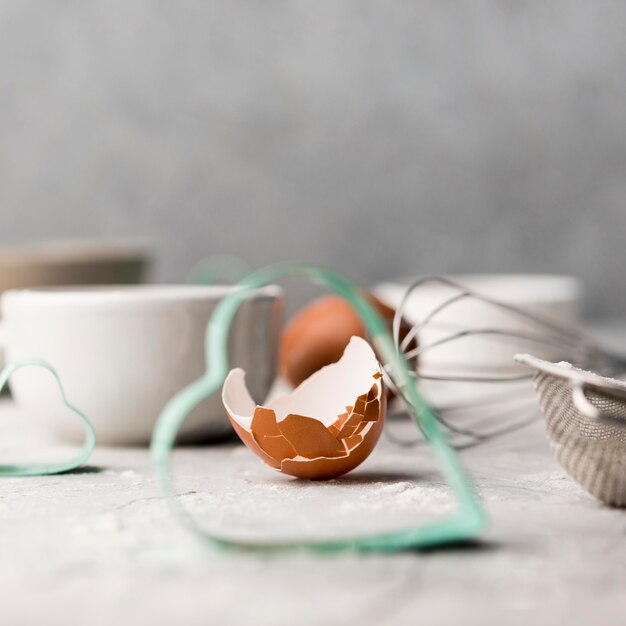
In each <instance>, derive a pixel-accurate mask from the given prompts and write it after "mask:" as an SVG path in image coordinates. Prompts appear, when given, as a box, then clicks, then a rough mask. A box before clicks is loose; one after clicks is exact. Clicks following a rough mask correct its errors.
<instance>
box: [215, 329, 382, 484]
mask: <svg viewBox="0 0 626 626" xmlns="http://www.w3.org/2000/svg"><path fill="white" fill-rule="evenodd" d="M381 379H382V372H381V371H380V366H379V364H378V361H377V360H376V355H375V354H374V351H373V350H372V348H371V347H370V346H369V344H368V343H367V342H366V341H365V340H363V339H361V338H360V337H353V338H352V339H351V340H350V342H349V343H348V346H347V347H346V349H345V351H344V353H343V355H342V356H341V358H340V359H339V361H337V363H333V364H331V365H327V366H325V367H323V368H321V369H320V370H318V371H317V372H315V373H314V374H313V375H312V376H311V377H310V378H308V379H307V380H305V381H304V382H303V383H302V384H301V385H299V386H298V388H297V389H295V391H293V393H291V394H289V395H287V396H283V397H280V398H277V399H275V400H273V401H272V402H270V403H267V404H264V405H262V406H259V405H257V404H256V403H255V402H254V400H253V399H252V398H251V397H250V394H249V392H248V390H247V388H246V384H245V372H244V371H243V370H242V369H234V370H232V371H231V372H230V374H229V375H228V376H227V378H226V381H225V382H224V386H223V388H222V400H223V402H224V406H225V408H226V411H227V412H228V415H229V417H230V421H231V424H232V425H233V428H234V429H235V431H236V432H237V434H238V435H239V437H240V438H241V440H242V441H243V442H244V443H245V444H246V445H247V446H248V448H250V449H251V450H252V451H253V452H254V453H255V454H257V455H258V456H259V457H260V458H261V459H262V460H263V461H264V462H265V463H267V464H268V465H269V466H270V467H273V468H274V469H276V470H278V471H280V472H283V473H285V474H290V475H291V476H297V477H299V478H314V479H320V478H336V477H337V476H341V475H342V474H345V473H346V472H349V471H351V470H353V469H354V468H355V467H357V466H358V465H360V464H361V463H362V462H363V461H364V460H365V459H366V458H367V457H368V456H369V454H370V453H371V452H372V450H373V449H374V446H375V445H376V443H377V441H378V438H379V437H380V433H381V432H382V429H383V424H384V419H385V409H386V394H385V388H384V386H383V382H382V380H381Z"/></svg>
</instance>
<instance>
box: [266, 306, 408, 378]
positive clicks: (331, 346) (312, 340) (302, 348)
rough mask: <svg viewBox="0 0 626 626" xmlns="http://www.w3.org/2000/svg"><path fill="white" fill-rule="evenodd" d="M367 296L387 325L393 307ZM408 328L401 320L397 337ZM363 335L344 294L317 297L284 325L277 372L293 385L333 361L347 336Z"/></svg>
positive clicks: (356, 315) (390, 318)
mask: <svg viewBox="0 0 626 626" xmlns="http://www.w3.org/2000/svg"><path fill="white" fill-rule="evenodd" d="M367 297H368V299H369V301H370V303H371V304H372V305H373V306H374V307H375V308H376V310H377V311H378V313H379V314H380V315H381V316H382V317H383V318H384V319H385V320H387V321H388V323H389V327H390V328H391V324H392V321H393V316H394V315H395V311H394V310H393V309H392V308H391V307H389V306H387V305H386V304H384V303H383V302H381V301H380V300H379V299H378V298H376V297H375V296H373V295H371V294H367ZM409 329H410V326H409V325H408V324H406V323H405V322H404V321H403V322H402V324H401V326H400V338H404V337H405V336H406V334H407V332H408V331H409ZM365 335H366V331H365V326H364V324H363V322H362V321H361V318H360V317H359V316H358V314H357V313H356V312H355V311H354V309H353V308H352V306H351V305H350V304H349V303H348V302H347V301H346V300H345V299H344V298H342V297H340V296H334V295H329V296H323V297H321V298H318V299H317V300H314V301H313V302H311V303H310V304H309V305H307V306H305V307H304V308H303V309H301V310H300V311H299V312H298V313H296V314H295V315H294V316H293V317H292V318H291V319H290V320H289V322H288V323H287V325H286V326H285V330H284V332H283V335H282V339H281V345H280V354H279V363H278V367H279V372H280V374H281V376H282V377H283V378H284V379H285V380H287V381H288V382H289V383H291V384H292V385H293V386H294V387H296V386H298V385H299V384H300V383H301V382H302V381H303V380H306V379H307V378H308V377H309V376H310V375H311V374H313V373H314V372H316V371H317V370H319V369H320V368H322V367H324V366H325V365H329V364H330V363H335V362H337V361H338V360H339V359H340V358H341V355H342V354H343V351H344V350H345V348H346V346H347V345H348V342H349V341H350V338H351V337H354V336H355V337H365ZM415 346H416V343H415V342H411V346H410V347H411V348H414V347H415Z"/></svg>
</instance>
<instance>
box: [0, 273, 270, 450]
mask: <svg viewBox="0 0 626 626" xmlns="http://www.w3.org/2000/svg"><path fill="white" fill-rule="evenodd" d="M233 291H234V288H233V287H216V286H213V287H206V286H197V285H173V286H165V285H161V286H157V285H153V286H132V287H102V288H74V289H65V288H63V289H41V290H22V291H9V292H7V293H5V294H4V295H3V297H2V299H1V303H0V306H1V309H2V316H3V318H4V321H5V341H6V348H7V354H8V357H9V359H10V360H11V361H18V360H20V359H24V358H28V357H31V356H33V355H36V356H37V357H38V358H41V359H43V360H45V361H47V362H49V363H51V364H53V365H54V367H55V369H56V370H57V371H58V373H59V375H60V377H61V379H62V380H63V384H64V386H65V389H66V391H67V393H68V397H70V398H71V399H72V402H74V403H75V404H76V406H78V407H80V408H81V410H82V411H83V412H84V413H85V414H86V415H88V416H89V418H90V420H91V421H92V423H93V425H94V427H95V429H96V432H97V433H98V442H99V443H101V444H102V443H106V444H124V445H127V444H139V445H141V444H146V443H147V442H148V441H149V440H150V435H151V433H152V429H153V427H154V424H155V422H156V418H157V416H158V414H159V412H160V411H161V409H162V408H163V406H164V405H165V403H166V402H167V401H168V399H169V398H171V397H172V396H173V395H174V394H175V393H176V392H177V391H179V390H180V389H181V388H183V387H184V386H185V385H187V384H189V383H190V382H191V381H192V380H194V378H196V377H197V376H199V375H200V374H201V373H202V371H203V370H204V335H205V331H206V326H207V322H208V321H209V319H210V317H211V314H212V312H213V310H214V309H215V307H216V305H217V303H218V302H219V301H220V299H222V298H223V297H224V296H226V295H228V294H229V293H232V292H233ZM281 294H282V292H281V290H280V289H279V288H278V287H272V286H269V287H264V288H263V289H259V290H257V291H254V292H251V293H250V294H249V297H248V299H247V300H246V302H245V303H244V304H243V305H242V307H241V310H240V311H239V313H238V315H237V317H236V318H235V320H234V322H233V328H232V330H233V332H232V337H231V340H230V342H229V349H228V358H229V361H230V362H231V363H233V365H239V366H241V367H243V368H245V369H246V371H248V372H249V378H248V385H249V389H250V391H251V393H252V396H253V397H254V398H256V399H257V400H258V401H261V400H262V399H264V398H265V396H266V395H267V392H268V391H269V389H270V386H271V384H272V382H273V380H274V376H275V371H276V370H275V368H276V355H277V349H278V337H279V332H280V308H281V298H282V295H281ZM11 390H12V392H13V395H14V397H15V401H16V402H17V404H18V406H20V407H22V408H24V409H27V410H29V411H30V412H31V413H32V414H33V415H34V416H39V418H38V419H40V420H41V421H42V423H44V424H45V425H46V426H47V428H48V429H49V430H50V431H52V432H55V433H57V434H58V436H60V437H61V438H63V439H66V440H70V441H79V440H80V439H81V438H82V436H83V430H82V428H81V426H80V424H78V423H77V422H76V420H73V419H68V417H67V414H66V413H64V412H61V411H59V410H57V407H58V401H57V390H56V386H55V385H54V384H53V383H52V381H51V379H50V377H49V376H46V375H45V373H43V372H39V371H33V370H28V371H19V372H16V373H15V374H14V375H13V377H12V379H11ZM228 432H230V424H229V423H228V418H227V417H226V414H225V412H224V408H223V406H222V404H221V401H220V397H219V394H216V395H215V397H211V398H207V399H206V400H205V401H204V402H203V403H202V405H201V406H199V407H198V408H197V410H196V411H195V412H194V414H193V415H192V416H191V417H190V419H189V421H188V422H187V423H186V424H185V428H184V429H183V430H182V431H181V433H180V435H181V438H182V439H183V440H187V441H198V440H200V439H206V438H209V437H219V436H223V435H224V434H226V433H228Z"/></svg>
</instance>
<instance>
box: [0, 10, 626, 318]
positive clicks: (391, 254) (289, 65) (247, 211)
mask: <svg viewBox="0 0 626 626" xmlns="http://www.w3.org/2000/svg"><path fill="white" fill-rule="evenodd" d="M625 235H626V3H625V2H623V1H621V0H615V1H613V2H609V1H598V0H596V1H594V2H574V1H569V0H561V1H558V2H550V1H548V0H546V1H539V0H538V1H536V2H520V1H514V0H510V1H501V2H450V1H446V0H433V1H416V0H411V1H407V2H404V1H399V0H394V1H389V0H387V1H382V0H381V1H377V2H374V1H368V0H350V1H345V0H343V1H342V0H315V1H311V0H308V1H298V0H292V1H290V2H278V1H270V0H265V1H252V0H250V1H238V0H228V1H222V2H209V1H202V2H201V1H194V2H192V1H178V2H172V1H170V2H167V1H157V0H153V1H148V0H143V1H139V0H107V1H96V0H59V1H53V0H39V1H33V0H12V1H11V0H7V1H5V2H2V3H1V4H0V241H2V242H5V243H8V242H20V241H34V240H41V239H45V238H51V237H54V238H67V237H103V238H104V237H114V238H118V237H126V236H142V237H146V238H148V240H149V241H151V242H152V243H153V244H154V246H155V248H156V249H157V250H158V252H159V263H158V266H157V271H156V277H157V278H159V279H166V280H172V279H182V278H183V277H184V276H185V274H186V273H187V271H188V270H189V268H190V267H191V265H192V264H193V263H194V261H196V260H197V259H198V258H199V257H202V256H206V255H208V254H214V253H234V254H239V255H242V256H243V257H245V258H246V259H247V260H248V261H249V262H250V263H251V264H253V265H260V264H265V263H268V262H272V261H277V260H287V259H294V260H300V261H309V262H318V263H324V264H326V265H332V266H335V267H336V268H338V269H341V270H343V271H345V272H347V273H349V274H350V275H352V276H355V277H357V278H359V279H360V280H362V281H364V282H372V281H375V280H378V279H383V278H386V277H389V276H395V275H401V274H417V273H420V274H421V273H426V272H444V271H445V272H456V271H492V270H498V271H540V272H542V271H547V272H565V273H572V274H576V275H580V276H582V277H583V278H584V279H585V280H586V282H587V287H588V289H589V295H590V305H591V308H592V309H593V310H594V311H596V312H599V313H620V312H621V313H622V314H626V289H625V282H624V279H623V273H624V270H625V269H626V245H625Z"/></svg>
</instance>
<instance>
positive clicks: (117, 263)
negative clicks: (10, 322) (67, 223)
mask: <svg viewBox="0 0 626 626" xmlns="http://www.w3.org/2000/svg"><path fill="white" fill-rule="evenodd" d="M148 264H149V258H148V254H147V252H146V249H145V248H144V247H143V246H141V245H136V244H126V243H113V242H109V243H107V242H96V241H93V242H89V241H67V242H55V243H43V244H33V245H21V246H3V247H0V294H2V293H3V292H5V291H8V290H10V289H25V288H33V287H53V286H61V285H132V284H137V283H141V282H143V279H144V274H145V272H146V269H147V266H148ZM2 332H3V331H2V329H1V328H0V335H1V334H2ZM4 362H5V358H4V353H3V351H2V349H1V347H0V368H2V367H3V366H4Z"/></svg>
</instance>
